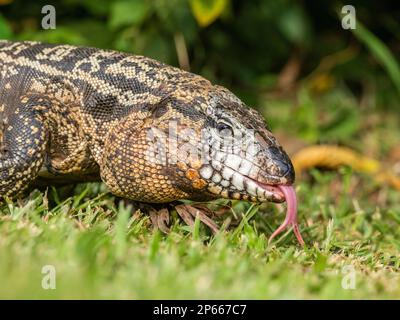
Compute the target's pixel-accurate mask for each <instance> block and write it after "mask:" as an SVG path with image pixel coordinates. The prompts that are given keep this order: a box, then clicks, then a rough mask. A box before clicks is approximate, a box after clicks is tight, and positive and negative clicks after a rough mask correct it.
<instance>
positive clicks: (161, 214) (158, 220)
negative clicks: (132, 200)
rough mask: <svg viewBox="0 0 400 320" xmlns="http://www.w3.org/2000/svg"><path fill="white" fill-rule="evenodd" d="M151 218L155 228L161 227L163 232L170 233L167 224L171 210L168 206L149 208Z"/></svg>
mask: <svg viewBox="0 0 400 320" xmlns="http://www.w3.org/2000/svg"><path fill="white" fill-rule="evenodd" d="M149 215H150V220H151V223H152V224H153V226H154V228H155V229H159V230H160V231H161V232H163V233H166V234H167V233H169V232H170V229H169V227H168V226H167V225H168V224H169V211H168V209H167V208H162V209H160V210H158V211H157V210H155V209H150V210H149Z"/></svg>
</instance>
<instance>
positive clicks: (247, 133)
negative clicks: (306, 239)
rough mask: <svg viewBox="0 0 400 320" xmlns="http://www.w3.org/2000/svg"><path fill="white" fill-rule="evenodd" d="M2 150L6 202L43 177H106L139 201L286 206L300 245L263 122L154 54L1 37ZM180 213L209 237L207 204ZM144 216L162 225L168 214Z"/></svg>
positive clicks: (283, 158) (280, 163)
mask: <svg viewBox="0 0 400 320" xmlns="http://www.w3.org/2000/svg"><path fill="white" fill-rule="evenodd" d="M0 145H1V150H0V196H1V197H4V196H8V197H13V196H16V195H18V194H19V193H20V192H21V191H22V190H24V189H25V188H26V187H27V186H29V185H32V184H34V183H37V182H38V181H46V183H58V182H62V183H67V182H77V181H82V182H86V181H93V180H101V181H103V182H104V183H105V184H106V186H107V187H108V188H109V190H110V191H111V192H112V193H113V194H115V195H116V196H119V197H122V198H126V199H130V200H134V201H138V202H141V203H169V202H173V201H176V200H181V199H188V200H194V201H209V200H212V199H216V198H228V199H237V200H247V201H252V202H264V201H273V202H283V201H285V198H286V200H287V202H288V205H289V206H290V207H291V208H290V209H289V210H288V214H287V218H286V220H285V223H284V224H283V225H282V226H281V227H282V228H283V227H285V226H287V225H289V224H292V225H293V226H294V227H295V232H296V235H298V239H299V241H301V242H302V239H301V236H300V234H299V232H298V229H297V223H296V212H295V208H293V205H295V196H294V192H293V188H292V187H291V185H292V184H293V182H294V179H295V174H294V169H293V166H292V163H291V161H290V159H289V157H288V156H287V154H286V153H285V151H284V150H283V149H282V147H281V146H280V144H279V143H278V141H277V140H276V139H275V137H274V136H273V135H272V133H271V132H270V130H269V129H268V128H267V127H266V125H265V123H264V119H263V118H262V116H261V115H260V114H259V113H258V112H257V111H256V110H254V109H252V108H250V107H248V106H247V105H246V104H245V103H243V102H242V101H241V100H240V99H239V98H238V97H236V96H235V95H234V94H233V93H232V92H230V91H229V90H227V89H226V88H224V87H222V86H219V85H213V84H212V83H211V82H210V81H208V80H206V79H205V78H203V77H201V76H199V75H196V74H193V73H190V72H186V71H183V70H180V69H178V68H175V67H171V66H168V65H165V64H163V63H160V62H158V61H155V60H153V59H150V58H146V57H143V56H136V55H130V54H127V53H121V52H116V51H111V50H101V49H96V48H86V47H75V46H71V45H53V44H44V43H39V42H11V41H4V40H2V41H0ZM289 200H290V201H289ZM289 202H290V203H289ZM150 208H151V207H150ZM176 209H177V211H178V213H179V214H180V215H181V216H182V217H183V218H184V220H185V221H186V222H188V223H191V222H193V217H192V216H191V215H199V217H200V219H201V220H202V221H203V222H205V223H206V224H208V225H209V226H210V227H211V228H212V229H213V230H214V231H215V230H216V227H215V224H214V222H213V221H212V220H211V219H210V218H209V217H208V216H207V215H205V214H204V212H205V211H204V210H206V209H204V207H203V209H201V208H200V206H197V207H194V206H191V205H180V206H177V207H176ZM150 213H152V220H153V222H155V223H156V224H157V221H158V222H159V223H160V225H162V221H163V220H168V211H167V212H166V211H165V209H162V210H161V211H160V213H159V214H155V211H154V210H150ZM282 228H280V229H282ZM280 231H281V230H279V232H280ZM299 237H300V238H299ZM300 239H301V240H300Z"/></svg>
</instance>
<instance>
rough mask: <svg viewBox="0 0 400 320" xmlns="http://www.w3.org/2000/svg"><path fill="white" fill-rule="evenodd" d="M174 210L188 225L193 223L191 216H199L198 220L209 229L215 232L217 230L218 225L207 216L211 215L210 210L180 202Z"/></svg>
mask: <svg viewBox="0 0 400 320" xmlns="http://www.w3.org/2000/svg"><path fill="white" fill-rule="evenodd" d="M175 209H176V212H178V214H179V215H180V216H181V218H182V219H183V221H185V222H186V223H187V224H188V225H190V226H191V225H193V224H194V220H193V218H196V217H199V219H200V221H201V222H203V223H204V224H205V225H206V226H208V227H209V228H210V229H211V231H212V232H213V233H214V234H216V233H218V231H219V227H218V226H217V224H216V223H215V222H214V221H213V220H212V219H211V218H210V217H209V216H210V215H212V211H211V210H210V209H208V208H205V207H199V206H197V207H195V206H192V205H188V204H180V205H178V206H176V207H175Z"/></svg>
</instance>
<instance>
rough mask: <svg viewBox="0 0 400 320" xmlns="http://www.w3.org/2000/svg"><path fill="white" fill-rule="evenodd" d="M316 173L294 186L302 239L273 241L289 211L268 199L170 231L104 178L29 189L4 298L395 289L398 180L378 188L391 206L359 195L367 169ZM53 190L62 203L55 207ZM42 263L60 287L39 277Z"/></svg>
mask: <svg viewBox="0 0 400 320" xmlns="http://www.w3.org/2000/svg"><path fill="white" fill-rule="evenodd" d="M312 175H313V176H314V180H315V183H313V184H311V183H299V184H298V186H297V191H298V197H299V202H300V205H299V213H300V217H301V218H300V219H301V226H302V232H303V236H304V238H305V240H306V242H307V247H306V248H300V247H299V245H298V244H297V243H296V240H295V238H294V236H293V235H292V233H290V232H288V233H286V234H285V235H283V236H282V237H281V238H280V239H278V240H277V241H276V242H275V243H274V244H272V245H271V246H268V244H267V237H268V235H269V234H271V231H272V229H273V228H276V227H277V226H278V225H279V223H280V222H281V220H282V219H283V210H284V208H283V207H281V208H278V207H277V206H276V205H273V204H266V205H262V206H255V205H250V204H247V203H236V204H235V205H234V206H233V211H234V212H235V214H236V215H237V216H243V219H242V220H241V222H240V224H239V225H237V226H236V227H233V228H231V229H229V230H228V231H223V232H221V233H220V234H218V235H217V236H216V237H212V236H210V233H209V230H207V229H206V228H205V227H204V226H203V225H200V223H198V221H196V225H195V226H194V228H189V227H187V226H184V225H183V222H182V221H180V220H179V219H178V218H176V217H175V218H174V219H173V227H172V232H171V233H170V234H169V235H167V236H165V235H163V234H161V233H159V232H158V231H153V230H152V228H151V226H150V222H149V218H148V217H147V216H144V215H142V214H141V213H140V212H136V213H134V214H133V215H132V214H131V210H130V208H129V206H128V207H126V206H124V205H123V204H122V203H121V204H120V205H119V206H118V207H116V206H115V205H114V200H113V197H112V196H111V195H110V194H107V193H103V192H101V191H100V193H97V191H98V185H97V184H88V185H81V186H78V187H77V188H76V191H75V193H76V195H75V196H73V197H68V198H66V199H63V200H59V199H57V198H58V196H57V190H55V189H50V190H49V192H48V194H49V195H48V196H47V194H43V193H40V192H38V191H34V192H33V193H31V194H30V196H29V197H28V198H26V199H24V200H22V201H19V202H14V203H12V202H11V203H8V204H7V205H4V206H3V208H2V215H1V217H0V283H1V287H0V298H28V299H30V298H49V299H53V298H84V299H89V298H122V299H131V298H133V299H150V298H159V299H164V298H165V299H167V298H172V299H180V298H234V299H236V298H246V299H247V298H250V299H270V298H272V299H277V298H278V299H279V298H334V299H342V298H396V297H397V298H399V297H400V277H399V275H400V272H399V267H400V260H399V258H398V255H399V249H400V205H399V202H398V194H397V191H393V190H390V189H384V190H383V191H381V192H380V194H379V195H378V196H379V197H381V198H382V199H384V200H382V199H381V200H380V201H385V202H386V203H391V204H392V205H391V209H386V208H384V207H379V206H373V205H372V204H370V205H368V200H367V199H364V200H365V202H364V203H361V202H359V201H358V200H357V197H358V196H362V195H363V194H364V195H365V192H368V189H367V190H364V191H361V189H359V188H358V187H357V186H360V185H367V184H373V182H372V181H371V180H370V178H369V177H359V176H354V175H353V174H352V173H351V172H350V171H349V170H345V169H343V170H340V171H339V172H338V173H336V172H331V173H324V174H321V172H319V171H317V170H313V171H312ZM351 194H355V195H357V197H356V196H354V197H353V196H351ZM48 198H52V199H53V201H58V204H57V205H56V206H53V207H52V208H49V204H48ZM374 201H375V202H376V200H374ZM46 265H51V266H54V270H55V271H56V276H55V279H56V289H54V290H52V289H47V290H46V289H43V288H42V280H43V277H45V276H46V275H48V273H47V271H46V269H43V270H42V268H43V267H44V266H46ZM42 271H43V272H44V273H43V274H42ZM45 282H46V281H45Z"/></svg>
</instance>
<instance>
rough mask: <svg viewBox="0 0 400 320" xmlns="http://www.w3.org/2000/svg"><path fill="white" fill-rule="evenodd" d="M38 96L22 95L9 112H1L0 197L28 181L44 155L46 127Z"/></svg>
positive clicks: (35, 174) (16, 189) (42, 104)
mask: <svg viewBox="0 0 400 320" xmlns="http://www.w3.org/2000/svg"><path fill="white" fill-rule="evenodd" d="M45 107H46V106H45V102H44V101H43V99H41V98H39V97H26V96H24V97H22V98H21V99H20V101H19V103H18V104H17V105H16V106H15V107H14V106H13V108H12V109H11V112H8V113H7V114H6V113H1V114H0V116H1V117H0V121H1V122H2V127H3V132H2V133H1V137H2V139H1V140H2V148H1V154H0V197H2V196H14V195H17V194H18V193H19V192H21V191H22V190H23V189H24V188H26V187H27V186H28V185H29V183H30V182H32V181H33V180H34V179H35V178H36V176H37V174H38V172H39V170H40V168H41V166H42V164H43V161H44V158H45V153H46V146H47V137H48V134H47V129H46V128H45V125H44V122H43V117H42V113H41V110H43V108H45Z"/></svg>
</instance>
